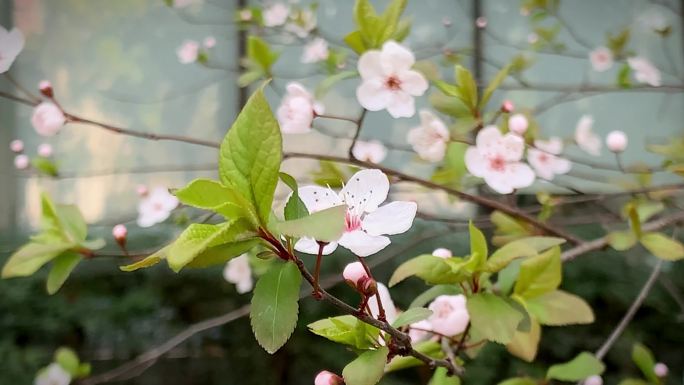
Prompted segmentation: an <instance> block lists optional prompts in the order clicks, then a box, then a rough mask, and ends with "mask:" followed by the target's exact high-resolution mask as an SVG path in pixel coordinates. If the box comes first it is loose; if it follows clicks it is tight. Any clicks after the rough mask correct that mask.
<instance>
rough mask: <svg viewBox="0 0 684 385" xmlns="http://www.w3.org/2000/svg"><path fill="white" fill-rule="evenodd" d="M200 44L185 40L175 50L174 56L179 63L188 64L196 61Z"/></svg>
mask: <svg viewBox="0 0 684 385" xmlns="http://www.w3.org/2000/svg"><path fill="white" fill-rule="evenodd" d="M199 49H200V45H199V43H198V42H196V41H193V40H186V41H184V42H183V44H181V46H180V47H178V49H177V50H176V56H178V61H179V62H180V63H181V64H190V63H194V62H196V61H197V58H198V57H199Z"/></svg>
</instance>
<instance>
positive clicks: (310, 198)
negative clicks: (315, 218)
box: [297, 186, 344, 213]
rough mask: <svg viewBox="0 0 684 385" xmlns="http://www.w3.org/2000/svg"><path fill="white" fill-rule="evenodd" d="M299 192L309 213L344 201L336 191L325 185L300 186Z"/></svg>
mask: <svg viewBox="0 0 684 385" xmlns="http://www.w3.org/2000/svg"><path fill="white" fill-rule="evenodd" d="M297 192H298V193H299V198H300V199H301V200H302V202H304V206H306V209H307V210H309V213H315V212H317V211H321V210H325V209H328V208H330V207H334V206H339V205H341V204H343V203H344V202H342V199H340V197H339V195H337V193H336V192H334V191H332V190H331V189H329V188H325V187H320V186H304V187H300V188H299V190H298V191H297Z"/></svg>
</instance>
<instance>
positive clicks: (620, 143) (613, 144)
mask: <svg viewBox="0 0 684 385" xmlns="http://www.w3.org/2000/svg"><path fill="white" fill-rule="evenodd" d="M606 147H608V149H609V150H610V151H612V152H622V151H625V149H626V148H627V135H626V134H625V133H624V132H622V131H620V130H615V131H611V132H610V133H608V136H606Z"/></svg>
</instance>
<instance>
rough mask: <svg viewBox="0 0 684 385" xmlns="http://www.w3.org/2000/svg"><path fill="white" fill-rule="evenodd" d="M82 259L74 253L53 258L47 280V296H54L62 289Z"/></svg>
mask: <svg viewBox="0 0 684 385" xmlns="http://www.w3.org/2000/svg"><path fill="white" fill-rule="evenodd" d="M82 259H83V257H82V256H81V255H80V254H77V253H74V252H66V253H62V254H60V255H59V256H58V257H57V258H55V260H54V262H53V263H52V268H51V269H50V273H49V274H48V278H47V292H48V294H50V295H52V294H55V293H56V292H57V290H59V288H60V287H62V285H63V284H64V282H65V281H66V280H67V278H69V274H71V272H72V271H73V270H74V268H75V267H76V265H78V263H79V262H81V260H82Z"/></svg>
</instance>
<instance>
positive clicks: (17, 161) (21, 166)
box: [14, 154, 31, 170]
mask: <svg viewBox="0 0 684 385" xmlns="http://www.w3.org/2000/svg"><path fill="white" fill-rule="evenodd" d="M30 163H31V160H30V159H29V157H28V156H26V155H24V154H19V155H17V156H15V157H14V167H16V168H17V170H25V169H27V168H28V166H29V164H30Z"/></svg>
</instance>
